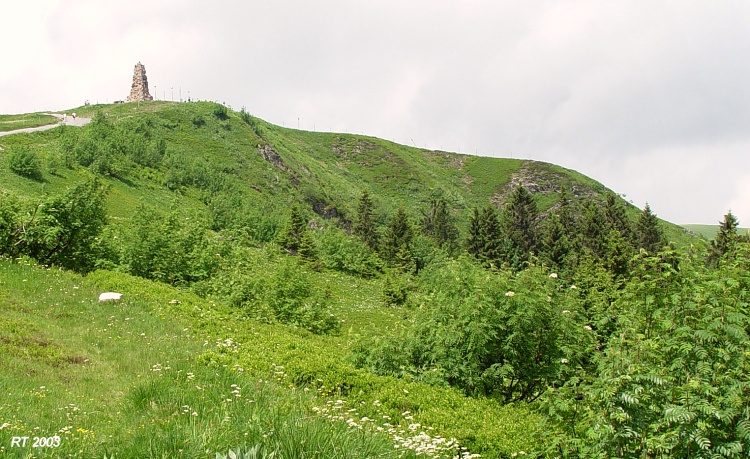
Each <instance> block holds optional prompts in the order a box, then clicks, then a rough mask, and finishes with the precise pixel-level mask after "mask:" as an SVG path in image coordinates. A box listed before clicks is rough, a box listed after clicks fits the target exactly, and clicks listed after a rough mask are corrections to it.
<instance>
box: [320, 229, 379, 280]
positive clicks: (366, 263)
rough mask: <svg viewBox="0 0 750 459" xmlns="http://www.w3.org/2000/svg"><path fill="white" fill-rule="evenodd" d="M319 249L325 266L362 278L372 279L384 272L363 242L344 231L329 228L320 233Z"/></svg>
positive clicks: (373, 254) (377, 259) (375, 256)
mask: <svg viewBox="0 0 750 459" xmlns="http://www.w3.org/2000/svg"><path fill="white" fill-rule="evenodd" d="M317 245H318V249H319V251H320V258H321V261H322V262H323V266H324V267H326V268H328V269H334V270H337V271H342V272H346V273H350V274H354V275H358V276H362V277H372V276H375V275H377V274H378V273H379V272H381V270H382V266H381V265H382V263H381V261H380V259H379V258H378V257H377V255H375V253H374V252H373V251H372V250H371V249H370V248H368V247H367V246H366V245H365V244H364V243H363V242H360V241H358V240H355V239H353V238H351V237H349V236H347V235H346V234H345V233H344V232H343V231H341V230H338V229H335V228H329V229H327V230H326V231H324V232H322V233H320V236H319V238H318V244H317Z"/></svg>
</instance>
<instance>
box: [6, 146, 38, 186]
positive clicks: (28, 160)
mask: <svg viewBox="0 0 750 459" xmlns="http://www.w3.org/2000/svg"><path fill="white" fill-rule="evenodd" d="M8 167H9V168H10V170H11V171H12V172H14V173H16V174H18V175H21V176H23V177H28V178H30V179H34V180H41V178H42V163H41V161H40V160H39V156H37V154H36V153H35V152H34V151H33V150H30V149H28V148H22V147H15V148H13V149H12V150H11V151H10V153H8Z"/></svg>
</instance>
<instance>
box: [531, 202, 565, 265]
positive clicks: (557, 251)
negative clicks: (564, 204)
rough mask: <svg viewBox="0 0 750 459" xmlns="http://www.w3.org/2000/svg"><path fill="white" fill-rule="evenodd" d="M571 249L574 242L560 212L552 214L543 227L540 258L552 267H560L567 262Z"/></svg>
mask: <svg viewBox="0 0 750 459" xmlns="http://www.w3.org/2000/svg"><path fill="white" fill-rule="evenodd" d="M571 249H572V244H571V242H570V238H569V237H568V233H567V231H566V229H565V227H564V225H563V223H562V218H561V217H560V215H559V214H558V213H553V214H551V215H550V216H549V217H548V218H547V221H546V222H545V225H544V227H543V228H542V235H541V240H540V248H539V251H540V258H542V259H543V260H544V261H545V262H546V263H548V264H549V265H550V267H554V268H558V269H560V268H562V267H564V266H565V265H566V264H567V260H568V255H569V254H570V252H571Z"/></svg>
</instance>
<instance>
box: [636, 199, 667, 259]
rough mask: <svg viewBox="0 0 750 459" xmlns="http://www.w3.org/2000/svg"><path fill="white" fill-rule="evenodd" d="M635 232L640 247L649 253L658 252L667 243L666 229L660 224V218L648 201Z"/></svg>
mask: <svg viewBox="0 0 750 459" xmlns="http://www.w3.org/2000/svg"><path fill="white" fill-rule="evenodd" d="M635 234H636V238H637V241H638V248H639V249H643V250H645V251H646V252H648V253H656V252H658V251H659V250H661V249H662V248H663V247H664V245H665V238H664V231H663V230H662V229H661V227H660V226H659V220H658V219H657V218H656V215H654V213H653V212H651V207H649V205H648V203H646V206H645V207H644V208H643V211H642V212H641V213H640V215H639V217H638V222H637V223H636V227H635Z"/></svg>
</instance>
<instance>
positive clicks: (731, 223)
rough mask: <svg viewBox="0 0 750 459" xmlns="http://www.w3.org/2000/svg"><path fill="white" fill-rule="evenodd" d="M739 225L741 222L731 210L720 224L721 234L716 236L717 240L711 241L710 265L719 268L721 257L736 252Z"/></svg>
mask: <svg viewBox="0 0 750 459" xmlns="http://www.w3.org/2000/svg"><path fill="white" fill-rule="evenodd" d="M739 225H740V222H739V220H737V217H735V216H734V214H732V211H731V210H730V211H729V212H727V214H726V215H724V220H723V221H721V222H719V232H718V233H717V234H716V238H715V239H714V240H713V241H711V251H710V253H709V257H708V260H709V264H710V265H712V266H717V265H718V264H719V260H721V257H723V256H724V255H725V254H727V253H729V252H732V251H734V249H735V247H736V245H737V241H738V239H739V235H738V234H737V228H738V227H739Z"/></svg>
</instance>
